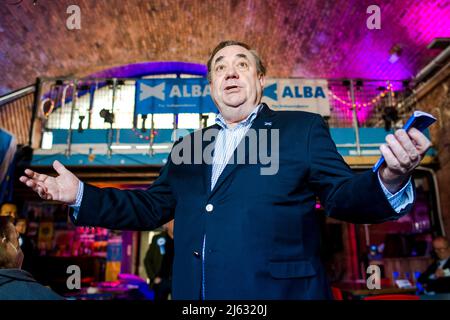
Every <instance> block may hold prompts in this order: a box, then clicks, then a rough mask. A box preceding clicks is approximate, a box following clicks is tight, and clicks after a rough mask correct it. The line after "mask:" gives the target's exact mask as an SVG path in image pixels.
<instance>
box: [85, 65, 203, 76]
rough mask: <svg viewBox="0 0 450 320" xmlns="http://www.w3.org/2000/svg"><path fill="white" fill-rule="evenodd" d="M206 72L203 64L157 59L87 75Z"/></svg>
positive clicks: (196, 73) (198, 73)
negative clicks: (156, 60) (157, 60)
mask: <svg viewBox="0 0 450 320" xmlns="http://www.w3.org/2000/svg"><path fill="white" fill-rule="evenodd" d="M206 72H207V68H206V65H204V64H199V63H190V62H177V61H159V62H140V63H135V64H128V65H124V66H118V67H114V68H111V69H107V70H102V71H99V72H96V73H93V74H91V75H89V76H88V78H140V77H143V76H148V75H158V74H180V73H184V74H192V75H199V76H206Z"/></svg>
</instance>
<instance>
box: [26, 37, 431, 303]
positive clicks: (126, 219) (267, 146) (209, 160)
mask: <svg viewBox="0 0 450 320" xmlns="http://www.w3.org/2000/svg"><path fill="white" fill-rule="evenodd" d="M208 79H209V81H210V84H211V96H212V98H213V100H214V102H215V103H216V105H217V107H218V109H219V111H220V113H219V114H218V116H217V118H216V124H215V125H213V126H212V127H209V128H205V129H201V130H199V131H197V132H195V133H193V134H190V135H188V136H185V137H184V138H182V139H180V140H179V141H177V143H175V145H174V147H173V149H172V152H171V155H170V156H169V158H168V161H167V163H166V165H165V166H164V167H163V168H162V170H161V173H160V176H159V178H158V179H157V180H156V181H155V182H154V183H153V184H152V185H151V186H150V187H149V188H148V189H147V190H133V191H131V190H118V189H113V188H104V189H100V188H97V187H94V186H91V185H89V184H84V183H82V182H81V181H79V180H78V179H77V178H76V177H75V175H73V174H72V173H71V172H70V171H69V170H67V169H66V168H65V167H64V166H63V165H62V164H61V163H59V162H57V161H55V163H54V168H55V170H56V171H57V172H58V174H59V175H58V176H57V177H56V178H54V177H50V176H46V175H42V174H39V173H36V172H33V171H32V170H29V169H27V170H26V171H25V174H26V176H22V177H21V178H20V180H21V181H22V182H24V183H25V184H26V185H27V186H29V187H30V188H32V189H33V190H34V191H36V192H37V193H38V194H39V195H40V196H41V197H42V198H43V199H53V200H58V201H62V202H64V203H68V204H70V205H71V206H72V207H73V210H71V217H72V219H73V221H74V222H75V223H76V224H78V225H87V226H101V227H106V228H111V229H128V230H151V229H154V228H156V227H158V226H160V225H162V224H164V223H166V222H168V221H170V220H171V219H173V218H174V219H175V226H174V241H175V257H174V266H173V298H174V299H328V298H331V295H330V290H329V286H328V283H327V279H326V275H325V270H324V267H323V266H322V264H321V262H320V259H319V239H320V234H319V232H320V230H319V224H318V221H317V219H316V215H315V210H314V209H315V204H316V195H317V196H318V197H319V198H320V201H321V203H322V204H323V206H324V207H325V210H326V213H327V215H329V216H331V217H334V218H336V219H340V220H344V221H349V222H353V223H379V222H383V221H388V220H393V219H397V218H399V217H401V216H402V215H404V214H406V213H407V212H408V211H409V210H410V208H411V206H412V204H413V202H414V186H413V184H412V182H411V178H410V176H411V171H412V170H413V169H414V168H415V167H417V166H418V164H419V163H420V161H421V159H422V157H423V155H424V154H425V152H426V150H427V149H428V148H429V146H430V142H429V140H428V139H427V138H426V137H425V136H424V135H423V134H422V133H420V132H419V131H418V130H414V129H413V130H411V131H409V132H408V133H406V132H405V131H404V130H398V131H397V132H396V133H395V134H394V135H388V136H387V138H386V144H384V145H383V146H382V147H381V148H380V150H381V152H382V154H383V156H384V157H385V159H386V163H385V164H384V165H383V166H382V167H381V168H380V170H379V171H378V172H377V173H373V172H372V171H367V172H364V173H361V174H354V173H353V172H352V170H351V169H350V168H349V166H348V165H347V164H346V163H345V162H344V160H343V158H342V157H341V156H340V155H339V153H338V152H337V150H336V146H335V144H334V142H333V141H332V139H331V136H330V134H329V130H328V128H327V126H326V124H325V123H324V121H323V120H322V118H321V117H320V116H319V115H316V114H312V113H307V112H275V111H272V110H271V109H270V108H269V107H268V106H267V105H265V104H263V103H261V97H262V91H263V88H264V84H265V68H264V65H263V63H262V62H261V59H260V58H259V56H258V54H257V53H256V52H255V51H254V50H252V49H251V48H250V47H248V46H247V45H246V44H243V43H240V42H236V41H226V42H222V43H220V44H219V45H218V46H217V47H216V48H215V49H214V50H213V52H212V54H211V56H210V59H209V61H208Z"/></svg>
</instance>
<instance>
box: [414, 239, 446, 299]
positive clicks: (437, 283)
mask: <svg viewBox="0 0 450 320" xmlns="http://www.w3.org/2000/svg"><path fill="white" fill-rule="evenodd" d="M433 249H434V252H435V254H436V256H437V259H436V261H435V262H433V263H432V264H431V265H430V266H429V267H428V269H427V270H426V271H425V272H424V273H422V274H421V275H420V277H419V279H418V280H419V282H420V283H421V284H422V285H423V286H424V288H425V290H426V292H428V293H430V292H435V293H445V292H450V247H449V241H448V240H447V239H446V238H444V237H437V238H435V239H434V240H433Z"/></svg>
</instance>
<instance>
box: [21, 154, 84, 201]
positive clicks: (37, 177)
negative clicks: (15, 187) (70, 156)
mask: <svg viewBox="0 0 450 320" xmlns="http://www.w3.org/2000/svg"><path fill="white" fill-rule="evenodd" d="M53 168H54V169H55V170H56V172H57V173H58V176H57V177H51V176H48V175H45V174H41V173H37V172H34V171H33V170H30V169H26V170H25V174H26V176H21V177H20V178H19V180H20V181H21V182H23V183H24V184H26V185H27V186H28V187H30V188H31V189H33V191H34V192H36V193H37V194H38V195H39V196H40V197H41V198H42V199H45V200H55V201H60V202H63V203H66V204H74V203H75V201H76V198H77V192H78V185H79V181H80V180H79V179H78V178H77V177H76V176H75V175H74V174H73V173H72V172H70V171H69V170H67V169H66V167H64V166H63V165H62V164H61V162H59V161H57V160H55V161H54V162H53Z"/></svg>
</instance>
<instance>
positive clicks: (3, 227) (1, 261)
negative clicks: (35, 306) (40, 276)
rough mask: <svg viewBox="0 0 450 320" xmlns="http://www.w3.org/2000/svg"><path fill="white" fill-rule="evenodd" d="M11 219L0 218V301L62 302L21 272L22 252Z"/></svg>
mask: <svg viewBox="0 0 450 320" xmlns="http://www.w3.org/2000/svg"><path fill="white" fill-rule="evenodd" d="M18 239H19V234H18V233H17V231H16V228H15V227H14V225H13V223H12V221H11V218H10V217H6V216H1V217H0V300H62V299H63V298H62V297H61V296H59V295H58V294H56V293H54V292H53V291H52V290H50V289H49V288H47V287H44V286H43V285H41V284H39V283H38V282H37V281H36V280H35V279H34V278H33V277H32V276H31V274H29V273H28V272H26V271H23V270H21V269H20V268H21V266H22V261H23V252H22V250H21V248H20V245H19V241H18Z"/></svg>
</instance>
